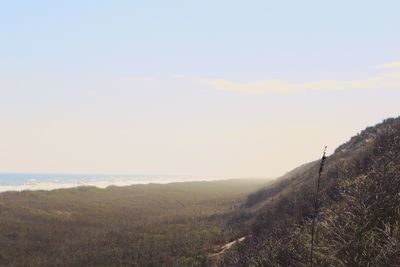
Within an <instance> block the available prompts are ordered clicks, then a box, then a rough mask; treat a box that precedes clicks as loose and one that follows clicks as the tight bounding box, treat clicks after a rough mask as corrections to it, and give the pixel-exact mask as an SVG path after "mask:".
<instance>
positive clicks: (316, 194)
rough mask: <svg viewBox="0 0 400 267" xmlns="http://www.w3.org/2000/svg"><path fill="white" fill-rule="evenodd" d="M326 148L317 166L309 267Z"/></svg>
mask: <svg viewBox="0 0 400 267" xmlns="http://www.w3.org/2000/svg"><path fill="white" fill-rule="evenodd" d="M326 148H327V146H325V148H324V153H323V154H322V158H321V162H320V165H319V171H318V179H317V188H316V191H315V198H314V214H313V219H312V226H311V250H310V265H311V267H313V266H314V234H315V224H316V221H317V216H318V204H319V187H320V183H321V174H322V170H323V169H324V164H325V160H326V156H325V155H326Z"/></svg>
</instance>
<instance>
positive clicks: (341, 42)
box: [0, 0, 400, 177]
mask: <svg viewBox="0 0 400 267" xmlns="http://www.w3.org/2000/svg"><path fill="white" fill-rule="evenodd" d="M399 10H400V1H331V2H329V3H328V2H325V1H225V0H224V1H63V2H60V1H3V3H2V4H1V7H0V34H1V35H0V36H1V42H0V122H1V123H0V137H1V138H0V172H53V173H54V172H55V173H119V174H155V175H204V176H226V177H254V176H263V177H277V176H279V175H282V174H284V173H285V172H287V171H289V170H290V169H292V168H294V167H297V166H298V165H300V164H303V163H305V162H307V161H312V160H315V159H317V158H319V157H320V156H321V153H322V150H323V147H324V146H325V145H327V146H328V153H332V152H333V151H334V149H335V148H336V147H337V146H338V145H340V144H341V143H343V142H345V141H347V140H348V138H349V137H350V136H353V135H355V134H357V133H358V132H359V131H360V130H362V129H363V128H365V127H367V126H371V125H374V124H376V123H378V122H380V121H382V120H383V119H385V118H387V117H395V116H398V115H400V104H399V103H400V90H399V89H400V50H399V47H400V34H399V25H400V16H399Z"/></svg>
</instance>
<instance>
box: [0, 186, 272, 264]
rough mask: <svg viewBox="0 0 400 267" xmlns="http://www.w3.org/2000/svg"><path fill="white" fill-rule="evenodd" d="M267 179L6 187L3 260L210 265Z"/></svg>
mask: <svg viewBox="0 0 400 267" xmlns="http://www.w3.org/2000/svg"><path fill="white" fill-rule="evenodd" d="M266 184H267V180H263V179H234V180H224V181H212V182H183V183H171V184H165V185H161V184H149V185H133V186H127V187H115V186H112V187H109V188H106V189H99V188H95V187H79V188H74V189H60V190H52V191H23V192H6V193H1V194H0V248H1V249H0V266H40V267H44V266H52V267H53V266H207V265H208V258H207V257H206V255H207V253H208V251H209V250H212V249H213V247H212V246H213V245H214V244H219V243H224V242H225V240H227V239H229V238H230V236H231V235H232V232H231V231H230V229H227V228H225V225H226V222H227V219H228V218H229V217H230V216H231V214H232V211H233V210H235V209H237V208H238V206H239V205H240V203H241V202H242V201H244V199H245V198H246V195H247V194H249V193H250V192H252V191H254V190H256V189H258V188H261V187H263V186H265V185H266Z"/></svg>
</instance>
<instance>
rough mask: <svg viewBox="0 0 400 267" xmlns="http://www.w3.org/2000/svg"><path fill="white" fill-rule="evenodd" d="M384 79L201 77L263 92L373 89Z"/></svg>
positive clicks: (219, 86)
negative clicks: (237, 79) (241, 79)
mask: <svg viewBox="0 0 400 267" xmlns="http://www.w3.org/2000/svg"><path fill="white" fill-rule="evenodd" d="M386 79H388V78H386V77H384V76H373V77H369V78H367V79H362V80H315V81H310V82H304V83H294V82H289V81H285V80H263V81H254V82H247V83H240V82H234V81H229V80H224V79H203V83H206V84H208V85H210V86H212V87H214V88H215V89H219V90H234V91H240V92H246V93H264V92H301V91H309V90H344V89H373V88H377V87H379V86H380V85H381V84H382V83H383V82H384V81H385V80H386Z"/></svg>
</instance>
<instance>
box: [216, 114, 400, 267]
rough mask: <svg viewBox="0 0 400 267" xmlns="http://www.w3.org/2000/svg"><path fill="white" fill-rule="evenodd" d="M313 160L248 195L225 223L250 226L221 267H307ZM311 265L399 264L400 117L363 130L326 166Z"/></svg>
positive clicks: (315, 170)
mask: <svg viewBox="0 0 400 267" xmlns="http://www.w3.org/2000/svg"><path fill="white" fill-rule="evenodd" d="M318 168H319V161H315V162H311V163H308V164H305V165H303V166H300V167H298V168H296V169H295V170H293V171H291V172H289V173H288V174H286V175H285V176H283V177H281V178H280V179H277V180H276V181H275V182H273V183H272V184H271V185H269V186H267V187H265V188H263V189H261V190H258V191H256V192H255V193H252V194H250V195H249V196H248V198H247V199H246V201H244V202H243V204H242V206H241V208H240V209H239V211H238V212H237V213H236V214H235V215H234V217H233V218H232V220H231V221H230V223H231V225H235V226H236V227H238V228H243V227H246V226H248V227H250V234H249V237H248V238H247V239H246V241H245V242H242V243H240V244H239V245H237V246H235V247H234V248H233V249H231V250H230V251H229V252H227V253H225V257H224V259H223V261H222V262H221V263H220V264H221V265H224V266H232V265H235V266H248V265H251V266H310V219H311V217H312V214H313V205H312V204H313V197H314V192H315V182H316V178H317V175H318ZM320 196H321V198H320V200H319V203H320V213H319V217H318V220H317V228H316V242H315V259H314V264H315V266H395V265H399V264H400V226H399V223H400V118H396V119H387V120H385V121H384V122H382V123H380V124H378V125H376V126H375V127H369V128H367V129H365V130H364V131H362V132H361V133H360V134H358V135H357V136H354V137H353V138H351V139H350V140H349V141H348V142H347V143H345V144H343V145H341V146H340V147H338V148H337V149H336V150H335V152H334V154H333V155H331V156H329V157H328V158H327V160H326V163H325V167H324V170H323V174H322V180H321V195H320Z"/></svg>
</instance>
